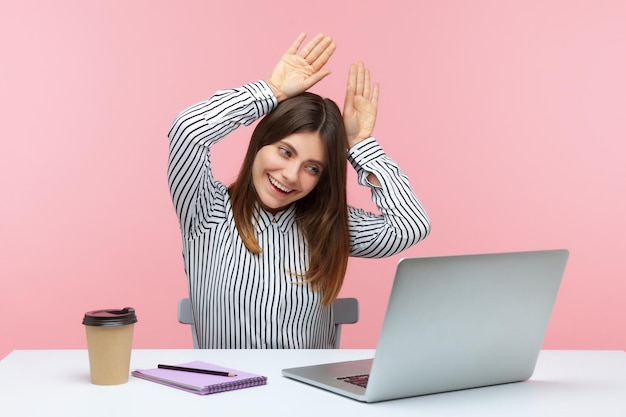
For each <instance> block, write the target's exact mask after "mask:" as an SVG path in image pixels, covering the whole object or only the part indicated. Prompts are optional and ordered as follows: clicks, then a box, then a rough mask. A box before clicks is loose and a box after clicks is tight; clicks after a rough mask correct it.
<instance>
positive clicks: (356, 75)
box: [343, 62, 378, 148]
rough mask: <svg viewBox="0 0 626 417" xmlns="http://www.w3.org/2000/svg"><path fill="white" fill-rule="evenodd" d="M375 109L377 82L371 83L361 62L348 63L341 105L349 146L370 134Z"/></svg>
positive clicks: (376, 108) (374, 118) (374, 120)
mask: <svg viewBox="0 0 626 417" xmlns="http://www.w3.org/2000/svg"><path fill="white" fill-rule="evenodd" d="M377 111H378V83H373V84H372V83H371V81H370V72H369V70H368V69H367V68H365V65H364V64H363V63H362V62H359V63H358V64H356V65H355V64H352V65H350V72H349V74H348V88H347V90H346V99H345V101H344V105H343V123H344V126H345V127H346V133H347V135H348V147H349V148H351V147H352V146H354V145H356V144H357V143H359V142H360V141H362V140H364V139H367V138H369V137H370V136H372V132H373V131H374V125H375V124H376V114H377Z"/></svg>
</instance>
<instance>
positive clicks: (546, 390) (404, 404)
mask: <svg viewBox="0 0 626 417" xmlns="http://www.w3.org/2000/svg"><path fill="white" fill-rule="evenodd" d="M373 353H374V352H373V350H350V349H343V350H193V349H191V350H134V351H133V353H132V359H131V369H135V368H151V367H155V366H156V365H157V363H178V362H187V361H192V360H204V361H207V362H213V363H219V364H221V365H224V366H228V367H232V368H238V369H242V370H246V371H250V372H254V373H259V374H263V375H266V376H267V377H268V378H269V379H268V384H267V385H265V386H261V387H254V388H248V389H244V390H238V391H230V392H224V393H219V394H214V395H208V396H199V395H195V394H191V393H187V392H184V391H180V390H177V389H173V388H169V387H165V386H162V385H159V384H155V383H152V382H149V381H144V380H140V379H138V378H134V377H132V376H131V377H130V380H129V382H128V383H127V384H123V385H116V386H96V385H92V384H91V383H90V382H89V364H88V358H87V352H86V351H85V350H16V351H13V352H11V353H10V354H9V355H8V356H7V357H6V358H4V359H3V360H2V361H0V399H1V400H0V415H7V416H8V415H10V416H56V415H62V416H69V417H71V416H81V417H82V416H106V417H121V416H130V415H136V416H155V417H156V416H168V417H172V416H184V415H225V416H250V417H256V416H274V417H275V416H298V417H301V416H316V417H320V416H324V415H328V416H334V415H342V414H343V415H359V416H396V415H397V416H412V417H415V416H431V417H432V416H455V417H456V416H481V417H489V416H498V417H501V416H509V417H510V416H524V417H529V416H542V417H547V416H567V417H576V416H585V417H588V416H592V415H598V416H608V417H613V416H615V417H617V416H620V417H623V416H625V415H626V395H624V394H626V353H624V352H623V351H549V350H548V351H542V352H541V355H540V357H539V361H538V363H537V368H536V370H535V374H534V375H533V377H532V378H531V379H530V381H527V382H522V383H515V384H506V385H499V386H494V387H487V388H479V389H471V390H465V391H457V392H451V393H444V394H435V395H427V396H422V397H415V398H408V399H401V400H394V401H387V402H382V403H375V404H364V403H360V402H357V401H354V400H351V399H348V398H344V397H341V396H339V395H336V394H332V393H330V392H326V391H324V390H320V389H317V388H313V387H311V386H308V385H305V384H302V383H299V382H295V381H292V380H289V379H287V378H284V377H282V376H281V374H280V371H281V369H282V368H285V367H292V366H300V365H305V364H313V363H323V362H331V361H341V360H349V359H363V358H368V357H372V356H373Z"/></svg>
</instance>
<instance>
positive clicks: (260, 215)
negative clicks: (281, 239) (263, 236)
mask: <svg viewBox="0 0 626 417" xmlns="http://www.w3.org/2000/svg"><path fill="white" fill-rule="evenodd" d="M255 211H256V215H257V217H256V219H257V223H256V231H257V233H261V232H263V231H264V230H265V229H267V228H268V227H270V226H271V227H278V228H279V229H280V231H281V232H282V233H287V231H289V230H290V229H291V228H292V227H293V224H294V223H295V221H296V207H295V204H291V205H290V206H289V207H287V208H286V209H285V210H283V211H279V212H278V213H276V214H272V213H270V212H269V211H266V210H264V209H262V208H261V207H259V206H257V207H256V210H255Z"/></svg>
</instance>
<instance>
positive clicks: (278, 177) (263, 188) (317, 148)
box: [252, 132, 326, 213]
mask: <svg viewBox="0 0 626 417" xmlns="http://www.w3.org/2000/svg"><path fill="white" fill-rule="evenodd" d="M325 166H326V150H325V148H324V144H323V142H322V139H321V138H320V137H319V134H318V133H317V132H299V133H294V134H292V135H289V136H287V137H285V138H283V139H281V140H279V141H278V142H274V143H271V144H269V145H265V146H264V147H262V148H261V149H259V151H258V152H257V154H256V157H255V159H254V163H253V164H252V182H253V184H254V188H255V190H256V193H257V195H258V197H259V201H260V204H261V205H262V206H263V207H264V208H265V209H266V210H268V211H270V212H273V213H276V212H278V211H281V210H283V209H285V208H286V207H287V206H288V205H290V204H291V203H293V202H294V201H296V200H299V199H301V198H302V197H304V196H305V195H307V194H308V193H310V192H311V191H312V190H313V188H315V186H316V185H317V183H318V181H319V179H320V176H321V174H322V170H323V169H324V168H325Z"/></svg>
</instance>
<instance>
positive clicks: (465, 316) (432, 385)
mask: <svg viewBox="0 0 626 417" xmlns="http://www.w3.org/2000/svg"><path fill="white" fill-rule="evenodd" d="M567 258H568V251H567V250H563V249H562V250H548V251H534V252H515V253H498V254H480V255H459V256H442V257H429V258H405V259H402V260H401V261H400V262H399V264H398V267H397V271H396V276H395V279H394V283H393V287H392V291H391V295H390V299H389V303H388V306H387V311H386V314H385V319H384V322H383V327H382V330H381V333H380V336H379V341H378V346H377V349H376V356H375V358H374V362H373V366H372V370H371V373H370V378H369V383H368V386H367V390H366V394H365V396H366V401H380V400H385V399H391V398H401V397H408V396H415V395H422V394H430V393H436V392H444V391H451V390H457V389H464V388H473V387H480V386H486V385H493V384H501V383H507V382H516V381H523V380H526V379H528V378H530V376H531V375H532V373H533V371H534V368H535V364H536V361H537V357H538V355H539V351H540V349H541V345H542V342H543V338H544V335H545V331H546V328H547V326H548V322H549V320H550V316H551V312H552V307H553V304H554V300H555V298H556V295H557V292H558V288H559V285H560V282H561V278H562V275H563V271H564V269H565V265H566V262H567Z"/></svg>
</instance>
